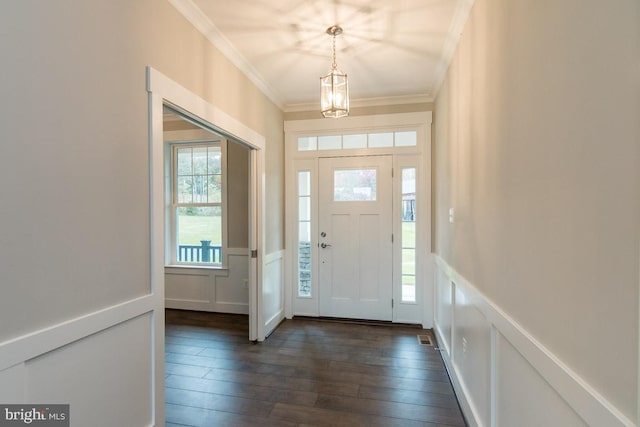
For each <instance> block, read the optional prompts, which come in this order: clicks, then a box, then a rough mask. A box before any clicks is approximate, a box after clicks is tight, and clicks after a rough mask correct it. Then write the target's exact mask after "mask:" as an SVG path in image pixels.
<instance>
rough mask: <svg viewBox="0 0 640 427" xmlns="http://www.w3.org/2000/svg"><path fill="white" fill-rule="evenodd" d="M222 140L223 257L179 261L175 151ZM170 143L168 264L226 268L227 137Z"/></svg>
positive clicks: (169, 265)
mask: <svg viewBox="0 0 640 427" xmlns="http://www.w3.org/2000/svg"><path fill="white" fill-rule="evenodd" d="M217 140H220V151H221V155H222V174H221V182H222V184H221V185H222V195H221V202H220V206H221V208H222V213H221V214H222V221H221V230H220V232H221V233H222V243H221V245H222V259H221V262H220V263H219V264H218V263H215V264H214V263H203V262H184V261H182V262H181V261H178V254H177V247H178V242H177V230H178V222H177V221H178V219H177V218H176V214H175V213H176V205H177V203H176V191H175V190H176V189H175V188H174V186H175V183H176V182H177V179H176V175H177V170H176V167H175V160H174V156H175V151H176V150H177V148H178V147H179V146H181V145H184V146H190V147H193V146H197V145H209V144H210V143H211V142H216V141H217ZM167 144H168V145H169V148H170V149H169V150H166V155H167V157H168V159H167V161H166V162H165V164H166V165H167V167H168V168H169V171H168V173H166V175H167V176H169V177H170V178H169V185H167V186H166V195H165V197H166V202H165V206H166V208H167V220H168V224H167V228H168V229H167V230H166V239H165V242H166V244H167V248H166V250H165V253H166V254H167V260H166V266H167V267H198V268H205V269H206V268H208V269H216V270H219V269H226V268H227V264H228V263H227V255H228V244H227V242H228V238H227V235H228V228H227V218H228V216H227V207H228V203H227V169H228V168H227V139H226V138H224V137H221V136H218V137H217V138H216V139H215V140H213V139H212V140H210V141H204V140H201V141H193V140H184V141H180V140H175V141H167Z"/></svg>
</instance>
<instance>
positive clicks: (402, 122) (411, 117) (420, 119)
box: [284, 111, 433, 133]
mask: <svg viewBox="0 0 640 427" xmlns="http://www.w3.org/2000/svg"><path fill="white" fill-rule="evenodd" d="M432 121H433V113H432V112H431V111H422V112H417V113H397V114H379V115H373V116H353V117H343V118H341V119H340V120H327V119H308V120H288V121H285V122H284V131H285V133H286V132H307V133H312V132H316V131H317V132H324V131H328V130H331V131H340V130H354V129H359V128H362V129H369V130H372V129H377V128H388V129H392V128H394V127H401V126H418V125H430V124H431V123H432Z"/></svg>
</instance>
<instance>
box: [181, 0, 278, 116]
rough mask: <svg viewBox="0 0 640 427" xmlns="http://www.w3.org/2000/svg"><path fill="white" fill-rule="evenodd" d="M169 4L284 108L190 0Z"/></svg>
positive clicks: (272, 90) (265, 93)
mask: <svg viewBox="0 0 640 427" xmlns="http://www.w3.org/2000/svg"><path fill="white" fill-rule="evenodd" d="M169 3H170V4H171V5H172V6H173V7H174V8H176V10H177V11H178V12H180V14H182V16H184V17H185V18H186V19H187V21H189V22H190V23H191V25H193V26H194V27H195V28H196V29H197V30H198V31H199V32H200V33H201V34H202V35H203V36H205V37H206V38H207V40H209V42H211V44H212V45H213V46H215V47H216V48H217V49H218V50H219V51H220V52H222V54H223V55H224V56H225V57H226V58H227V59H228V60H229V61H231V63H233V65H235V66H236V67H238V69H239V70H240V71H242V73H243V74H244V75H245V76H247V78H248V79H249V80H250V81H251V82H252V83H253V84H255V85H256V86H257V87H258V89H260V91H261V92H262V93H263V94H264V95H265V96H266V97H267V98H269V99H270V100H271V101H272V102H273V103H274V104H276V105H277V106H278V107H279V108H280V109H283V108H284V103H283V101H282V98H281V97H280V95H278V93H277V92H276V91H275V90H274V89H273V88H272V87H271V85H269V84H268V83H267V81H266V80H265V79H264V78H262V76H261V75H260V74H259V73H258V71H257V70H256V69H255V68H254V67H253V66H252V65H251V63H250V62H249V61H248V60H247V59H246V58H245V57H244V56H243V55H242V54H241V53H240V52H238V50H237V49H236V48H235V47H234V46H233V44H231V42H230V41H229V39H227V38H226V37H225V36H224V35H223V34H222V32H220V30H219V29H218V27H216V26H215V25H214V24H213V22H211V20H210V19H209V18H208V17H207V16H206V15H205V14H204V13H203V12H202V11H201V10H200V8H199V7H198V6H196V5H195V3H193V1H192V0H169Z"/></svg>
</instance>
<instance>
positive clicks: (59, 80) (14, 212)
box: [0, 0, 284, 425]
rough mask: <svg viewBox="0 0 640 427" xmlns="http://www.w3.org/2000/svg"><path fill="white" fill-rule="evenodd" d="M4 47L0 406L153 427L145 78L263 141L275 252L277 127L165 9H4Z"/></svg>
mask: <svg viewBox="0 0 640 427" xmlns="http://www.w3.org/2000/svg"><path fill="white" fill-rule="evenodd" d="M0 33H1V34H2V37H0V55H1V56H2V63H3V71H2V80H1V81H0V94H1V95H2V98H3V106H2V107H0V108H1V111H0V127H1V128H2V131H3V141H2V143H0V179H1V180H2V182H4V183H5V184H4V185H2V189H1V190H0V197H1V198H2V202H0V223H1V224H2V227H0V287H1V294H2V297H1V298H0V397H2V400H3V401H5V402H8V401H14V402H25V403H27V402H28V403H48V402H64V403H71V419H72V421H71V422H72V425H76V424H77V425H148V424H151V423H153V422H156V423H157V424H158V425H163V424H164V420H163V419H162V407H163V406H162V404H161V403H162V401H163V398H162V394H163V384H162V382H161V381H162V377H160V378H158V377H154V372H155V366H154V362H155V361H160V362H161V361H162V356H161V355H162V341H161V339H158V340H156V339H155V338H157V337H154V336H153V335H154V328H161V327H162V321H163V311H162V306H163V302H164V295H160V294H161V293H156V292H155V289H153V288H152V286H151V277H150V268H149V260H150V238H149V235H150V232H149V227H150V223H149V216H150V213H149V112H148V110H149V105H148V93H147V91H146V81H145V76H146V74H145V72H146V66H152V67H154V68H155V69H157V70H159V71H160V72H162V73H164V74H166V75H167V76H169V77H170V78H171V79H173V80H175V81H176V82H178V83H179V84H181V85H182V86H184V87H186V88H187V89H189V90H190V91H192V92H194V93H196V94H197V95H198V96H200V97H202V98H203V99H205V100H207V101H208V102H211V103H213V104H215V105H216V106H218V107H219V108H220V109H221V110H223V111H224V112H225V113H227V114H228V115H229V116H231V117H233V118H235V119H236V120H237V121H239V122H242V123H244V124H246V126H248V127H250V128H252V129H255V130H256V131H257V132H259V133H260V134H261V135H264V136H265V138H266V146H265V156H266V164H267V165H268V168H267V170H266V177H265V187H266V196H267V197H266V199H267V200H268V201H269V210H268V212H267V215H266V216H267V225H268V226H267V227H266V229H265V233H266V237H267V241H268V249H269V250H270V251H275V252H277V251H280V250H281V249H282V247H283V242H284V231H283V207H284V201H283V191H284V185H283V160H282V150H283V131H282V112H281V111H280V109H279V108H278V107H277V106H275V105H274V104H273V103H272V102H271V101H270V100H269V99H268V98H267V97H265V96H264V95H263V94H262V93H261V92H260V91H259V90H258V88H256V87H255V86H254V85H253V84H251V82H250V81H249V80H248V79H247V78H246V77H245V76H244V75H243V74H242V73H240V72H239V71H238V70H237V69H236V68H235V66H233V65H232V64H231V63H230V62H229V61H228V60H226V59H225V58H224V57H223V56H222V54H221V53H220V52H219V51H217V50H216V49H214V48H213V47H212V46H211V44H210V43H209V42H208V41H207V40H206V38H205V37H204V36H203V35H201V34H200V33H198V32H197V31H196V30H195V29H194V28H193V27H192V26H191V25H190V24H189V23H188V22H187V21H186V20H185V19H184V18H183V17H182V16H181V15H180V14H179V13H178V12H177V11H176V10H175V9H174V8H173V7H172V6H171V5H170V4H169V3H168V2H166V1H158V0H140V1H135V2H130V1H125V0H95V1H91V2H85V1H81V0H69V1H64V2H42V1H37V0H33V1H30V0H26V1H21V2H10V3H9V2H3V3H1V4H0ZM162 293H163V292H162ZM159 337H161V335H159ZM114 349H117V350H119V351H115V352H114ZM156 356H157V357H158V358H156ZM160 369H161V367H160ZM62 378H64V381H63V380H62ZM154 382H155V386H156V390H157V392H158V394H156V396H155V398H156V399H157V401H154V396H153V394H152V391H153V387H154ZM36 401H37V402H36ZM90 414H97V417H94V418H91V419H90V418H89V416H90ZM154 414H155V415H157V416H158V418H157V419H155V420H154V418H153V417H154Z"/></svg>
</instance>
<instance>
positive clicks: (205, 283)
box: [164, 268, 215, 310]
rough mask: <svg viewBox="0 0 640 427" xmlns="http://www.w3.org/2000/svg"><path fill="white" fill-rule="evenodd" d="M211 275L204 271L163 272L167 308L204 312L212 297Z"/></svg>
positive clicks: (176, 270) (173, 270) (178, 270)
mask: <svg viewBox="0 0 640 427" xmlns="http://www.w3.org/2000/svg"><path fill="white" fill-rule="evenodd" d="M211 282H212V279H211V273H209V271H208V270H204V269H202V270H201V269H198V270H195V269H193V270H192V269H173V268H172V269H171V270H169V271H166V272H165V276H164V283H165V289H164V292H165V297H166V302H167V307H168V308H182V309H186V310H206V309H207V308H208V307H209V306H210V305H211V300H212V299H213V297H214V294H215V292H214V290H213V286H212V285H211Z"/></svg>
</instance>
